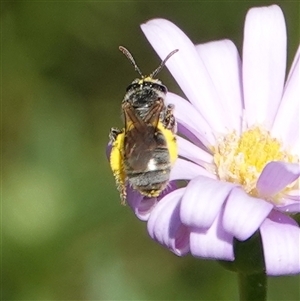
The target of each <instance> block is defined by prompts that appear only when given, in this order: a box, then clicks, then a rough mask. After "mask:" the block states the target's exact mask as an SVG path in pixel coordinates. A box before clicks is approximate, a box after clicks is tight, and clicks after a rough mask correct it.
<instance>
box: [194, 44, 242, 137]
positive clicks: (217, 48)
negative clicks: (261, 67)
mask: <svg viewBox="0 0 300 301" xmlns="http://www.w3.org/2000/svg"><path fill="white" fill-rule="evenodd" d="M196 49H197V51H198V54H199V55H200V58H201V59H202V61H203V63H204V65H205V67H206V70H207V71H208V73H209V75H210V77H211V79H212V80H213V82H214V85H215V88H216V89H217V92H218V94H219V96H220V99H221V101H222V107H223V110H224V111H223V113H224V115H227V116H228V117H227V120H228V121H229V124H227V129H228V130H229V131H230V130H233V129H234V130H236V132H237V133H238V134H240V133H241V125H242V114H243V113H242V110H243V91H242V74H241V72H242V70H241V69H242V65H241V59H240V56H239V53H238V51H237V49H236V47H235V45H234V44H233V43H232V42H231V41H230V40H222V41H214V42H209V43H205V44H200V45H197V46H196Z"/></svg>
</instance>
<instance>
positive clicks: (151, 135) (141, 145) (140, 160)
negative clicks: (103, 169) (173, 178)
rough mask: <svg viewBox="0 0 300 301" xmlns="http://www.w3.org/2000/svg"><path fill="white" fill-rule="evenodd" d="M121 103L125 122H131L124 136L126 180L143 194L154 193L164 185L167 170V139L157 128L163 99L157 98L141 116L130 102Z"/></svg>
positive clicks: (168, 168)
mask: <svg viewBox="0 0 300 301" xmlns="http://www.w3.org/2000/svg"><path fill="white" fill-rule="evenodd" d="M124 107H126V108H124V114H125V124H128V121H129V124H131V122H132V127H130V128H128V129H127V130H125V138H124V170H125V173H126V175H127V178H128V182H129V184H130V185H131V186H132V187H133V188H134V189H136V190H138V191H139V192H140V193H141V194H143V195H146V196H158V195H159V194H160V192H161V191H162V190H163V189H164V188H165V187H166V185H167V183H168V181H169V174H170V171H171V158H170V153H169V149H168V144H167V140H166V137H165V136H164V133H163V132H162V131H161V130H160V129H159V128H158V123H159V117H160V115H161V113H162V110H163V109H164V104H163V100H162V99H161V100H157V101H156V103H155V104H153V105H152V107H151V108H150V109H149V110H148V112H147V115H145V116H144V119H143V118H142V117H141V116H139V114H137V113H136V111H135V110H134V108H133V107H132V106H131V104H129V103H127V104H126V105H125V106H124Z"/></svg>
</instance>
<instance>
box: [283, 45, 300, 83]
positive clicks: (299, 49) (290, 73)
mask: <svg viewBox="0 0 300 301" xmlns="http://www.w3.org/2000/svg"><path fill="white" fill-rule="evenodd" d="M299 58H300V45H299V46H298V49H297V52H296V54H295V57H294V60H293V63H292V66H291V68H290V71H289V75H288V78H287V80H286V83H285V85H287V83H288V82H289V80H290V78H291V75H292V74H293V73H294V70H295V67H296V64H298V62H299Z"/></svg>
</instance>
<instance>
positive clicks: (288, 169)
mask: <svg viewBox="0 0 300 301" xmlns="http://www.w3.org/2000/svg"><path fill="white" fill-rule="evenodd" d="M299 176H300V165H299V164H297V163H285V162H279V161H278V162H269V163H268V164H267V165H266V166H265V168H264V169H263V171H262V173H261V175H260V176H259V178H258V180H257V184H256V188H257V191H258V193H259V195H260V196H261V197H270V196H272V195H275V194H277V193H278V192H280V191H281V190H283V189H284V188H285V187H286V186H287V185H289V184H291V183H293V182H294V181H296V180H297V179H298V178H299Z"/></svg>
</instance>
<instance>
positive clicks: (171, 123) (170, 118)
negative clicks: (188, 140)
mask: <svg viewBox="0 0 300 301" xmlns="http://www.w3.org/2000/svg"><path fill="white" fill-rule="evenodd" d="M173 111H174V105H173V104H169V105H168V106H167V109H166V113H165V117H164V120H163V125H164V127H165V128H166V129H168V130H171V131H172V133H173V134H175V133H176V132H177V122H176V120H175V117H174V115H173Z"/></svg>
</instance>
